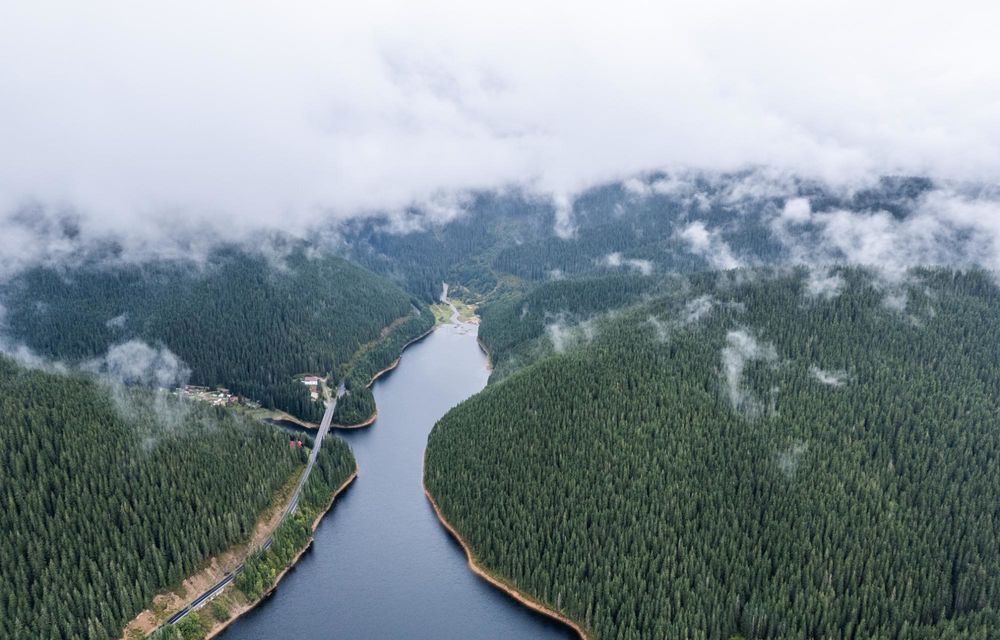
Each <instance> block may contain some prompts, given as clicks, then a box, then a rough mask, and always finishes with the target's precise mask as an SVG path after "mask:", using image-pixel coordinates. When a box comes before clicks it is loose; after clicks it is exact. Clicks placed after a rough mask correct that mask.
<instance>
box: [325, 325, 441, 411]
mask: <svg viewBox="0 0 1000 640" xmlns="http://www.w3.org/2000/svg"><path fill="white" fill-rule="evenodd" d="M433 327H434V314H433V313H432V312H431V310H430V309H429V308H428V307H424V308H423V309H422V310H420V311H419V313H416V312H415V313H413V314H412V315H410V316H408V317H406V318H402V319H401V320H399V321H397V322H396V323H394V324H393V325H392V326H391V327H390V328H389V330H388V331H387V332H386V334H385V335H384V336H380V338H379V340H377V341H373V342H371V343H369V344H367V345H364V346H362V347H361V349H359V350H358V352H357V353H356V354H355V357H354V359H353V360H352V361H351V362H349V363H348V367H347V368H348V370H349V371H350V374H349V375H348V376H347V377H346V378H345V379H344V387H345V390H346V391H347V393H346V394H345V395H344V396H343V397H341V398H340V400H339V401H338V402H337V407H336V409H335V410H334V414H333V422H334V424H338V425H344V426H351V425H356V424H360V423H363V422H364V421H366V420H368V419H369V418H371V416H372V415H374V413H375V409H376V407H375V396H374V395H372V392H371V388H370V386H371V383H372V380H373V379H374V377H375V376H376V375H377V374H378V373H379V372H380V371H382V370H384V369H386V368H387V367H389V366H391V365H392V364H393V363H394V362H395V361H396V360H397V359H399V357H400V354H401V353H402V351H403V349H405V348H406V345H407V344H408V343H410V342H411V341H413V340H415V339H417V338H419V337H420V336H422V335H424V334H426V333H427V332H428V331H430V330H431V329H432V328H433Z"/></svg>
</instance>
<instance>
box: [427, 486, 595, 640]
mask: <svg viewBox="0 0 1000 640" xmlns="http://www.w3.org/2000/svg"><path fill="white" fill-rule="evenodd" d="M420 483H421V485H422V486H423V489H424V495H425V496H427V501H428V502H430V503H431V507H432V508H433V509H434V514H435V515H436V516H437V519H438V521H439V522H440V523H441V526H442V527H444V528H445V529H446V530H447V531H448V533H449V534H451V537H452V538H454V539H455V541H456V542H458V544H459V546H460V547H462V550H463V551H464V552H465V558H466V560H467V561H468V563H469V569H471V570H472V572H473V573H474V574H476V575H477V576H479V577H480V578H482V579H483V580H485V581H486V582H489V583H490V584H491V585H493V586H494V587H496V588H497V589H499V590H500V591H503V592H504V593H506V594H507V595H508V596H510V597H511V598H513V599H514V600H517V601H518V602H520V603H521V604H523V605H524V606H526V607H528V608H529V609H532V610H533V611H536V612H537V613H540V614H542V615H543V616H546V617H549V618H552V619H553V620H556V621H558V622H561V623H562V624H564V625H566V626H567V627H569V628H570V629H572V630H573V631H575V632H576V633H577V635H579V636H580V640H590V636H588V635H587V633H586V631H584V630H583V627H581V626H580V625H579V624H577V623H576V622H574V621H573V620H570V619H569V618H567V617H566V616H564V615H562V614H561V613H559V612H557V611H553V610H552V609H550V608H548V607H546V606H545V605H543V604H542V603H540V602H538V601H537V600H533V599H531V598H529V597H528V596H526V595H525V594H523V593H521V592H520V591H518V590H517V589H515V588H514V587H512V586H510V585H509V584H507V583H506V582H504V581H502V580H500V579H499V578H497V577H496V576H493V575H491V574H490V573H488V572H487V571H486V570H485V569H483V567H482V566H480V565H479V563H477V562H476V559H475V558H474V557H473V555H472V549H471V548H470V547H469V545H468V543H467V542H466V541H465V539H464V538H462V536H460V535H459V533H458V531H456V530H455V527H453V526H451V524H450V523H449V522H448V521H447V520H446V519H445V517H444V514H442V513H441V508H440V507H439V506H438V504H437V502H436V501H435V500H434V496H432V495H431V492H430V491H428V490H427V484H426V483H425V482H424V481H423V478H421V480H420Z"/></svg>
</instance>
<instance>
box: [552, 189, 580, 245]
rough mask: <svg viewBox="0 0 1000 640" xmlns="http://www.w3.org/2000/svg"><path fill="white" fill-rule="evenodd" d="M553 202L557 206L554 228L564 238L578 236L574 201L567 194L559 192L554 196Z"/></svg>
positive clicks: (569, 238)
mask: <svg viewBox="0 0 1000 640" xmlns="http://www.w3.org/2000/svg"><path fill="white" fill-rule="evenodd" d="M552 204H553V206H554V207H555V219H554V222H553V225H552V230H553V231H554V232H555V234H556V235H557V236H558V237H560V238H562V239H563V240H572V239H573V238H574V237H576V225H575V224H573V201H572V200H571V199H570V198H569V196H567V195H565V194H558V195H555V196H553V198H552Z"/></svg>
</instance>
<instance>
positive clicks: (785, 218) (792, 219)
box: [781, 198, 812, 224]
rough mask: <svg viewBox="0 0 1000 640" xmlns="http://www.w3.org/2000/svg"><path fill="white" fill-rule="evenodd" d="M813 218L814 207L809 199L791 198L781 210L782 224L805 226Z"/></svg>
mask: <svg viewBox="0 0 1000 640" xmlns="http://www.w3.org/2000/svg"><path fill="white" fill-rule="evenodd" d="M811 216H812V207H811V206H810V204H809V199H808V198H790V199H789V200H788V201H786V202H785V206H784V207H783V208H782V210H781V220H782V222H785V223H789V224H803V223H806V222H809V219H810V217H811Z"/></svg>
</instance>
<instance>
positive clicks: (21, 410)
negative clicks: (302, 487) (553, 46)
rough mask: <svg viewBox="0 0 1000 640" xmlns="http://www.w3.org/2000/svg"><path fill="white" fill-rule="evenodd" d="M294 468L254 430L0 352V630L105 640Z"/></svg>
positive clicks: (279, 437)
mask: <svg viewBox="0 0 1000 640" xmlns="http://www.w3.org/2000/svg"><path fill="white" fill-rule="evenodd" d="M328 448H329V450H330V453H329V455H330V456H332V457H333V458H335V459H337V460H341V461H346V463H349V464H350V465H351V466H353V464H352V460H351V458H352V456H351V454H350V451H349V449H348V448H347V446H346V445H345V444H344V443H342V442H341V441H339V440H334V441H332V442H330V443H328V446H327V447H324V451H325V450H326V449H328ZM305 461H306V453H305V451H304V450H303V449H300V448H291V447H289V446H288V437H287V435H285V434H283V433H282V432H280V431H277V430H275V429H274V428H272V427H270V426H268V425H264V424H262V423H260V422H256V421H249V420H246V419H243V418H240V417H238V416H236V415H234V414H232V413H230V412H226V411H223V410H220V409H215V408H209V407H205V406H202V405H197V404H193V403H189V402H184V401H181V400H178V399H174V398H171V397H169V396H156V395H151V394H149V393H147V392H139V391H123V390H119V391H118V392H116V393H115V394H112V393H109V389H107V388H105V387H104V386H103V384H102V383H99V382H97V381H96V380H94V379H93V378H90V377H84V376H79V375H65V374H52V373H46V372H42V371H37V370H27V369H24V368H21V367H18V366H16V365H14V364H13V363H12V362H11V361H9V360H7V359H5V358H2V357H0V462H2V464H0V494H2V495H0V499H2V500H3V504H4V508H3V509H0V532H2V534H0V558H3V570H2V571H0V636H2V637H4V638H11V639H12V640H18V639H23V640H29V639H30V640H34V639H36V638H84V639H87V640H103V639H106V638H117V637H119V636H120V635H121V629H122V628H123V626H124V624H125V622H126V621H128V620H129V619H131V618H132V617H133V616H135V614H136V613H138V612H139V611H140V610H142V609H144V608H145V607H146V606H147V605H148V603H149V601H150V598H151V597H152V596H153V595H154V594H155V593H157V592H158V591H160V590H162V589H164V588H166V587H169V586H173V585H176V584H177V583H179V582H180V581H181V580H182V579H183V578H185V577H186V576H188V575H189V574H191V573H192V572H193V571H194V570H196V569H197V568H198V567H199V565H200V564H201V563H202V562H204V561H205V560H206V559H207V558H208V557H210V556H212V555H213V554H216V553H218V552H220V551H222V550H224V549H226V548H228V547H229V546H231V545H232V544H235V543H238V542H242V541H244V540H245V539H246V537H247V536H248V535H249V534H250V532H251V530H252V528H253V526H254V523H255V522H256V520H257V517H258V515H259V514H260V512H261V511H262V510H263V509H264V508H265V507H266V506H267V505H269V504H270V502H271V500H272V499H273V497H274V494H275V492H276V491H277V489H278V488H279V487H280V486H281V485H282V484H284V483H285V482H286V481H287V480H288V479H289V477H290V476H291V475H292V474H293V473H294V472H295V471H296V470H298V469H300V468H301V467H302V466H303V465H304V463H305ZM327 466H329V465H327ZM340 466H344V465H343V464H341V465H340Z"/></svg>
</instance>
